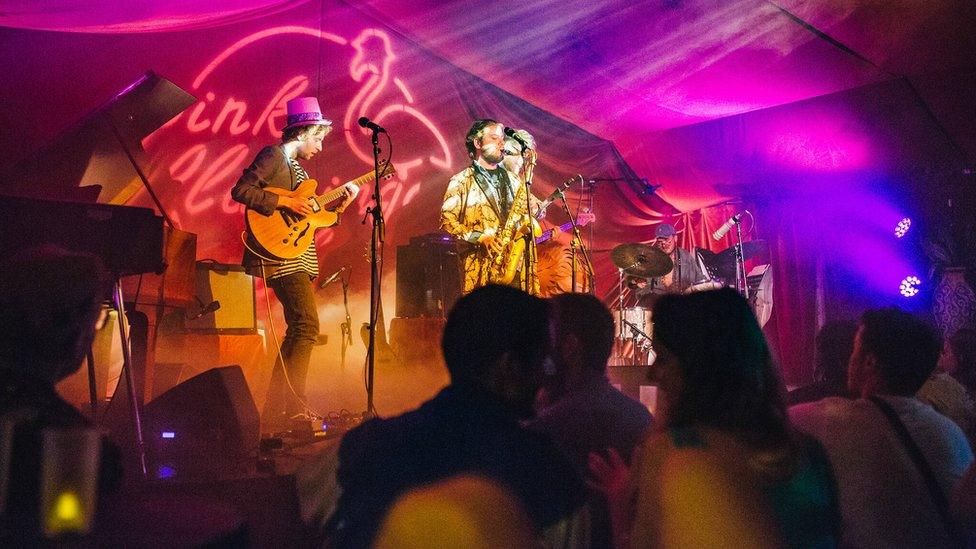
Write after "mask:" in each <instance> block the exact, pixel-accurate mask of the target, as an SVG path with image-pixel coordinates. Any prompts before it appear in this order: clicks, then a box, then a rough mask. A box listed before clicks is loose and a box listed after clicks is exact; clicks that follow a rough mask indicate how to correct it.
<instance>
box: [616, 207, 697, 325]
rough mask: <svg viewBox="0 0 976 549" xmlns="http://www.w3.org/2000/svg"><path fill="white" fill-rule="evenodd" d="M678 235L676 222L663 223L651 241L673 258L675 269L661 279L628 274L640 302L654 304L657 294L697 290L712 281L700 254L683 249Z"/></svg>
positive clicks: (647, 304)
mask: <svg viewBox="0 0 976 549" xmlns="http://www.w3.org/2000/svg"><path fill="white" fill-rule="evenodd" d="M676 234H677V233H676V232H675V230H674V225H671V224H670V223H661V224H660V225H658V226H657V229H655V231H654V242H653V243H652V244H651V245H652V246H654V247H655V248H657V249H659V250H661V251H662V252H664V253H665V254H667V255H668V257H670V258H671V262H672V263H673V264H674V268H673V269H671V271H669V272H668V273H666V274H664V275H662V276H660V277H657V278H640V277H633V276H631V277H628V280H627V285H628V286H630V287H631V288H633V289H634V290H635V292H636V294H637V299H638V304H639V305H641V306H650V304H651V303H650V302H651V301H653V300H654V296H656V295H660V294H672V293H682V292H688V291H694V290H695V288H699V287H702V286H708V284H707V283H709V282H711V277H710V276H709V274H708V271H707V270H706V269H705V265H704V264H703V263H702V261H701V258H700V257H699V256H698V254H697V253H693V252H689V251H687V250H684V249H682V248H679V247H678V245H677V244H678V243H677V237H676V236H675V235H676Z"/></svg>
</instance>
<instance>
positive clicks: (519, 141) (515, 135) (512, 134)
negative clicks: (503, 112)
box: [505, 128, 531, 149]
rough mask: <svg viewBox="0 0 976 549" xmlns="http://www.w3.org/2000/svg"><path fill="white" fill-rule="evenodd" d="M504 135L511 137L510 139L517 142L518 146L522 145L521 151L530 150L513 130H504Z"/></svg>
mask: <svg viewBox="0 0 976 549" xmlns="http://www.w3.org/2000/svg"><path fill="white" fill-rule="evenodd" d="M505 135H507V136H509V137H511V138H512V139H514V140H516V141H518V144H519V145H522V148H523V149H530V148H531V147H529V145H528V144H527V143H526V142H525V140H524V139H522V137H521V136H519V134H517V133H515V130H513V129H512V128H505Z"/></svg>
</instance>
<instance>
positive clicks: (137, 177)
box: [0, 72, 196, 409]
mask: <svg viewBox="0 0 976 549" xmlns="http://www.w3.org/2000/svg"><path fill="white" fill-rule="evenodd" d="M195 102H196V98H194V97H193V96H192V95H191V94H189V93H187V92H186V91H184V90H182V89H181V88H180V87H178V86H176V85H175V84H173V83H172V82H170V81H169V80H167V79H165V78H163V77H161V76H159V75H157V74H155V73H152V72H147V73H145V74H143V75H141V76H140V77H139V78H137V79H135V80H134V81H133V82H132V83H131V84H129V85H128V86H125V87H124V88H123V89H122V90H120V91H119V92H118V93H117V94H115V95H114V96H113V97H111V98H108V99H107V100H106V101H105V103H104V104H103V105H102V106H100V107H99V108H97V109H95V110H94V111H92V112H91V113H89V114H88V115H87V116H85V117H83V118H82V119H81V120H79V121H78V122H77V123H75V124H73V125H72V126H70V127H69V128H67V129H66V130H65V131H63V132H62V133H61V134H60V135H58V136H57V137H56V138H55V139H53V140H52V141H51V142H50V143H49V144H48V145H46V146H45V147H43V148H41V149H40V150H37V151H35V152H34V153H33V154H31V155H29V156H28V157H26V158H24V159H23V160H21V161H20V162H18V163H17V164H15V165H14V166H13V167H12V168H10V169H8V170H5V171H4V173H3V174H0V194H2V195H5V196H2V197H0V220H2V221H0V223H2V224H3V230H2V231H0V253H5V254H9V253H16V252H17V250H18V249H21V248H24V247H27V246H30V245H33V244H38V243H54V244H58V245H60V246H62V247H65V248H67V249H72V250H80V251H87V252H90V253H93V254H95V255H97V256H99V257H101V258H102V260H103V262H104V263H105V264H106V266H107V267H108V268H109V269H110V270H111V271H112V273H113V274H114V275H115V276H117V277H120V278H121V281H122V284H121V288H122V295H123V297H124V300H125V302H126V303H127V306H126V312H127V313H128V314H129V317H130V318H129V320H130V324H131V331H130V333H131V337H130V340H131V342H132V353H131V354H132V370H133V371H132V374H133V377H134V378H135V379H134V382H135V387H136V398H137V401H138V403H139V404H142V403H144V402H146V401H147V400H148V399H149V395H151V394H153V393H152V380H153V369H154V364H153V357H154V354H155V353H154V352H153V351H154V347H155V340H156V331H157V330H156V327H157V325H158V319H160V318H162V316H163V314H164V313H165V312H166V311H167V310H172V309H174V308H175V309H180V308H183V309H185V308H187V307H190V306H193V305H194V304H195V287H194V286H195V277H194V264H195V260H196V235H195V234H192V233H188V232H186V231H182V230H180V229H179V227H177V226H176V225H175V224H174V223H173V222H172V220H171V219H170V217H169V215H168V214H167V213H166V208H165V205H164V204H161V203H159V201H158V200H157V199H156V195H155V193H154V192H153V187H152V185H153V183H154V182H151V181H149V180H148V179H147V177H146V175H145V172H144V170H143V168H142V166H144V165H145V164H146V154H145V151H144V150H143V149H142V146H141V143H142V140H143V139H144V138H145V137H146V136H148V135H149V134H151V133H153V132H154V131H156V130H157V129H158V128H160V127H162V126H163V125H164V124H165V123H166V122H168V121H169V120H170V119H172V118H173V117H175V116H176V115H178V114H179V113H181V112H182V111H183V110H184V109H186V108H187V107H189V106H190V105H192V104H193V103H195ZM142 188H145V189H146V190H147V191H148V193H149V196H150V197H151V198H152V199H153V201H154V203H155V206H156V208H155V210H152V209H148V208H135V207H130V206H124V205H123V204H125V203H126V201H127V200H128V199H130V198H131V197H132V195H133V194H134V193H135V192H136V191H138V190H140V189H142ZM97 366H98V365H96V367H97ZM124 385H125V384H123V383H120V384H119V387H123V386H124ZM115 408H116V409H124V408H125V406H116V407H115Z"/></svg>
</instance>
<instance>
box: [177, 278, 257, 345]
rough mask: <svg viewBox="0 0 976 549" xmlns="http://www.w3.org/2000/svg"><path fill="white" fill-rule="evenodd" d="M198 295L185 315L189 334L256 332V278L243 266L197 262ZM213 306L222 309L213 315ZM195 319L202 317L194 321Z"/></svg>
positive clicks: (214, 311) (217, 309)
mask: <svg viewBox="0 0 976 549" xmlns="http://www.w3.org/2000/svg"><path fill="white" fill-rule="evenodd" d="M196 293H197V295H196V297H197V300H198V302H197V303H195V304H194V305H193V306H191V307H190V308H188V309H187V311H186V313H187V320H186V329H187V330H190V331H193V332H204V333H222V334H253V333H255V332H256V331H257V318H256V315H255V297H254V277H252V276H251V275H249V274H247V273H245V272H244V268H243V267H241V266H240V265H225V264H222V263H215V262H212V261H198V262H197V264H196ZM214 302H217V303H220V307H219V308H216V309H214V310H212V311H210V310H209V309H212V308H213V307H215V306H216V305H214ZM201 313H204V314H201ZM196 315H200V316H199V317H197V318H193V317H194V316H196Z"/></svg>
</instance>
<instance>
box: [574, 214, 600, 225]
mask: <svg viewBox="0 0 976 549" xmlns="http://www.w3.org/2000/svg"><path fill="white" fill-rule="evenodd" d="M594 221H596V214H595V213H593V212H591V211H589V210H583V211H581V212H580V213H579V215H578V216H577V217H576V224H577V225H579V226H580V227H583V226H586V225H589V224H590V223H593V222H594Z"/></svg>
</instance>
